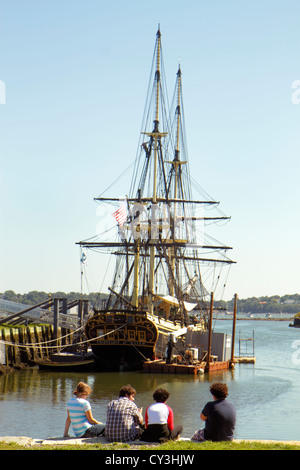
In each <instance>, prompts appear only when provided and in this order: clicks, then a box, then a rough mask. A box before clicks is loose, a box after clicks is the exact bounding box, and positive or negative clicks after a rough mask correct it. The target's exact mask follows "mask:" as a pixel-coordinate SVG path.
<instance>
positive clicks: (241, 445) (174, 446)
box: [0, 441, 300, 453]
mask: <svg viewBox="0 0 300 470" xmlns="http://www.w3.org/2000/svg"><path fill="white" fill-rule="evenodd" d="M1 450H46V451H49V450H61V451H70V450H72V451H74V450H80V451H84V450H106V451H107V450H109V451H120V450H138V451H140V450H143V451H145V450H146V451H152V452H153V451H155V452H156V451H157V450H160V451H165V452H166V453H167V452H168V451H169V452H174V451H183V450H189V451H200V450H221V451H225V450H229V451H234V450H238V451H241V450H246V451H250V450H254V451H257V450H300V445H293V444H289V443H283V442H278V443H263V442H260V441H241V442H209V441H206V442H203V443H195V442H190V441H177V442H167V443H165V444H161V445H152V446H146V445H145V446H143V445H136V446H135V445H129V444H126V443H112V444H100V443H99V444H84V445H57V446H50V445H41V446H39V445H35V446H32V447H24V446H21V445H19V444H17V443H14V442H9V443H6V442H0V451H1Z"/></svg>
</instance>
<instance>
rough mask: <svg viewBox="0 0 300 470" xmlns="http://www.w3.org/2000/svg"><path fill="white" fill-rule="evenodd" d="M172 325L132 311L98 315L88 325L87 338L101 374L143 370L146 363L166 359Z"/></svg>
mask: <svg viewBox="0 0 300 470" xmlns="http://www.w3.org/2000/svg"><path fill="white" fill-rule="evenodd" d="M180 328H181V326H180V324H178V325H176V324H174V323H173V322H171V321H166V320H162V319H160V320H159V319H158V318H156V317H155V316H154V315H152V316H151V315H149V314H146V313H143V314H138V313H133V312H132V311H115V312H105V311H103V312H99V313H98V314H97V315H95V316H93V317H92V318H90V319H89V320H88V322H87V324H86V328H85V329H86V336H87V338H88V340H89V341H90V345H91V348H92V351H93V353H94V355H95V357H96V360H95V367H96V368H97V370H100V371H120V370H127V371H130V370H142V369H143V364H144V362H145V361H147V360H154V359H157V358H163V357H165V351H166V348H167V343H168V339H169V335H170V334H171V333H174V332H175V331H177V330H179V329H180Z"/></svg>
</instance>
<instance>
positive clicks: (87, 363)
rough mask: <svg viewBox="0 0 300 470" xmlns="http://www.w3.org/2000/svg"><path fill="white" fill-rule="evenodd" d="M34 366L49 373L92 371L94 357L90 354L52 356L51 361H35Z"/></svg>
mask: <svg viewBox="0 0 300 470" xmlns="http://www.w3.org/2000/svg"><path fill="white" fill-rule="evenodd" d="M36 364H37V365H38V366H39V369H41V370H51V371H58V372H63V371H73V370H74V371H86V370H92V369H94V366H95V358H94V355H93V354H92V353H91V354H72V353H61V354H59V353H58V354H54V355H53V357H52V358H51V360H48V361H37V362H36Z"/></svg>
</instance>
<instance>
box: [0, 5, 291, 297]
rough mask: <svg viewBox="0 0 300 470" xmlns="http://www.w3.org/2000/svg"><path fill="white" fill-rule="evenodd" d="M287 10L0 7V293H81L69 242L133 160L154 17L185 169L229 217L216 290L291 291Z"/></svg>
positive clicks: (91, 223)
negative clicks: (227, 248)
mask: <svg viewBox="0 0 300 470" xmlns="http://www.w3.org/2000/svg"><path fill="white" fill-rule="evenodd" d="M299 18H300V2H299V1H298V0H251V1H250V0H249V1H244V0H227V1H226V0H212V1H204V0H186V1H185V2H182V1H178V0H160V1H158V0H153V1H152V2H150V3H149V2H143V1H140V0H129V1H127V2H125V1H123V0H122V1H121V0H118V1H110V2H107V1H102V0H85V1H84V2H83V1H79V0H72V1H71V0H59V1H58V0H51V1H50V0H1V1H0V47H1V49H0V80H1V81H2V82H4V83H5V85H6V103H5V104H4V103H2V104H0V165H1V166H0V172H1V173H0V197H1V200H0V216H1V220H0V223H1V225H0V262H1V264H0V270H1V272H0V292H3V291H5V290H8V289H12V290H14V291H15V292H20V293H23V292H28V291H30V290H44V291H46V292H50V291H58V290H60V291H66V292H70V291H79V290H80V265H79V248H78V246H77V245H76V244H75V243H76V242H77V241H79V240H83V239H85V238H87V237H89V236H92V235H93V234H94V233H95V231H96V227H97V223H98V219H97V212H96V210H97V206H96V204H95V202H94V201H93V197H95V196H97V195H99V194H100V193H102V191H103V190H104V189H105V188H106V186H107V184H108V183H109V182H111V181H113V180H114V179H115V177H116V176H117V175H118V174H119V172H122V171H123V170H125V169H126V168H127V167H128V166H129V164H130V163H131V162H132V161H133V159H134V158H135V155H136V149H137V143H138V138H139V132H140V125H141V120H142V115H143V110H144V103H145V97H146V91H147V85H148V78H149V72H150V65H151V60H152V54H153V48H154V42H155V34H156V31H157V25H158V23H160V27H161V32H162V45H163V54H164V61H165V70H166V76H167V80H168V85H169V90H171V91H172V90H173V85H174V82H175V74H176V71H177V64H178V58H180V63H181V67H182V72H183V93H184V102H185V117H186V129H187V138H188V149H189V159H190V165H191V168H192V172H193V176H194V177H195V178H196V179H197V180H198V181H199V183H200V184H201V186H203V187H204V188H205V190H206V191H207V192H208V193H209V194H210V195H211V196H212V197H214V198H215V199H216V200H219V201H221V206H220V208H221V209H222V210H223V211H224V212H225V213H226V214H227V215H231V217H232V220H231V222H230V224H227V225H226V226H224V227H223V228H222V227H221V228H220V233H219V234H218V239H219V240H221V241H222V242H224V243H226V244H228V245H231V246H233V248H234V249H233V252H232V258H233V259H235V260H236V261H237V264H236V265H235V266H234V267H232V269H231V273H230V278H229V280H228V285H227V290H226V296H225V297H226V298H228V299H230V298H232V296H233V295H234V293H238V295H239V297H240V298H245V297H251V296H262V295H274V294H279V295H284V294H293V293H299V292H300V273H299V266H300V254H299V251H300V250H299V242H300V216H299V202H300V184H299V174H300V164H299V160H300V104H296V103H293V101H292V95H293V93H294V92H295V89H293V88H292V84H293V83H294V82H295V81H296V80H300V27H299ZM171 91H170V94H171ZM299 96H300V94H299ZM120 194H125V190H124V191H123V190H122V187H121V186H120ZM94 274H95V276H96V273H94ZM107 284H109V283H107ZM98 287H99V282H98ZM95 288H96V287H95ZM91 290H94V286H93V287H92V288H91Z"/></svg>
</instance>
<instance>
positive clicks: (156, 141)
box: [143, 28, 167, 313]
mask: <svg viewBox="0 0 300 470" xmlns="http://www.w3.org/2000/svg"><path fill="white" fill-rule="evenodd" d="M156 41H157V44H156V71H155V90H156V92H155V116H154V128H153V131H152V132H143V134H145V135H147V136H149V137H150V139H151V141H152V142H153V190H152V207H151V218H152V220H153V219H154V218H155V213H153V211H155V205H156V203H157V163H158V150H159V148H161V145H160V144H161V139H162V137H165V136H166V135H167V133H166V132H160V131H159V107H160V87H161V33H160V29H159V28H158V31H157V33H156ZM152 215H153V217H152ZM153 242H154V241H153V240H150V265H149V287H148V290H149V292H148V310H149V313H153V297H154V270H155V244H154V243H153Z"/></svg>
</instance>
